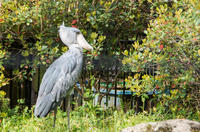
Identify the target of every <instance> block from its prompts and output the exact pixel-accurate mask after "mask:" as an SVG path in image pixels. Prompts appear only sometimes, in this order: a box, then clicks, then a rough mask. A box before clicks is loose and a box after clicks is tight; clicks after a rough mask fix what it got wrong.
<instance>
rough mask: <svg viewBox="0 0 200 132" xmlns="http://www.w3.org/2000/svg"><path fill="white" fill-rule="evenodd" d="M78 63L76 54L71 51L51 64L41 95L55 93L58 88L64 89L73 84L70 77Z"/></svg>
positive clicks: (41, 87) (46, 73)
mask: <svg viewBox="0 0 200 132" xmlns="http://www.w3.org/2000/svg"><path fill="white" fill-rule="evenodd" d="M76 65H77V58H76V55H74V53H73V52H70V51H69V52H67V53H66V54H64V55H63V56H61V57H60V58H58V59H57V60H56V61H55V62H54V63H53V64H51V65H50V67H49V68H48V69H47V71H46V72H45V74H44V76H43V79H42V83H41V85H40V90H39V97H41V96H46V95H47V94H49V93H51V92H53V93H52V94H54V92H55V91H56V90H59V89H60V90H62V89H64V88H67V87H69V86H70V85H72V84H70V81H69V79H70V75H71V73H72V72H73V71H74V69H75V67H76Z"/></svg>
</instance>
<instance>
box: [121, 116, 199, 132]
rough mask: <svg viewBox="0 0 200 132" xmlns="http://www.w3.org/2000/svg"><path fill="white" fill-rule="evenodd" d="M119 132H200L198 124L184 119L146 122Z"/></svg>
mask: <svg viewBox="0 0 200 132" xmlns="http://www.w3.org/2000/svg"><path fill="white" fill-rule="evenodd" d="M121 132H200V122H197V121H191V120H186V119H174V120H166V121H161V122H148V123H142V124H138V125H135V126H133V127H128V128H125V129H122V130H121Z"/></svg>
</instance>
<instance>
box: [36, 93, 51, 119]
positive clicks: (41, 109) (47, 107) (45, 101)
mask: <svg viewBox="0 0 200 132" xmlns="http://www.w3.org/2000/svg"><path fill="white" fill-rule="evenodd" d="M52 105H53V102H52V98H51V95H50V94H49V95H47V96H43V97H38V99H37V103H36V106H35V111H34V115H35V116H36V117H45V116H47V114H48V113H49V112H50V111H51V110H52Z"/></svg>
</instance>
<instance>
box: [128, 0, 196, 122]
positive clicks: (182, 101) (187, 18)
mask: <svg viewBox="0 0 200 132" xmlns="http://www.w3.org/2000/svg"><path fill="white" fill-rule="evenodd" d="M198 2H199V1H198V0H182V1H175V2H174V3H173V4H172V5H171V7H169V6H167V5H161V6H160V7H159V8H156V11H157V13H158V17H157V18H156V19H155V20H152V21H151V22H150V24H149V28H148V29H147V30H146V31H145V33H146V34H147V37H146V38H145V39H143V43H142V44H141V45H139V43H138V42H136V43H135V44H134V45H133V48H134V50H132V51H131V52H128V51H125V52H124V53H125V55H127V57H126V58H125V59H124V63H128V64H129V65H130V66H131V68H132V71H133V72H137V73H141V72H145V70H146V68H147V67H154V68H156V73H155V74H156V75H155V77H154V76H153V75H147V74H143V75H142V74H136V75H135V76H134V77H130V78H129V79H128V80H127V82H128V83H129V86H130V87H131V88H132V90H134V91H137V92H139V93H140V94H145V92H147V91H153V90H155V89H157V90H161V91H164V90H166V89H168V90H170V94H165V93H163V94H162V96H161V95H160V98H162V99H161V100H160V103H158V105H159V107H165V109H164V110H165V112H166V111H167V112H169V113H173V115H174V116H173V117H174V118H175V117H177V116H180V115H182V116H187V115H191V118H196V119H200V118H199V117H200V116H199V114H200V113H199V106H200V100H199V95H200V91H199V88H200V70H199V69H200V37H199V31H200V21H199V20H200V18H199V16H200V12H199V9H200V6H199V4H198ZM198 116H199V117H198Z"/></svg>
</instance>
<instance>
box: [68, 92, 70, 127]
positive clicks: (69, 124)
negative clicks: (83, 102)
mask: <svg viewBox="0 0 200 132" xmlns="http://www.w3.org/2000/svg"><path fill="white" fill-rule="evenodd" d="M67 116H68V129H69V130H70V96H69V97H67Z"/></svg>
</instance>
